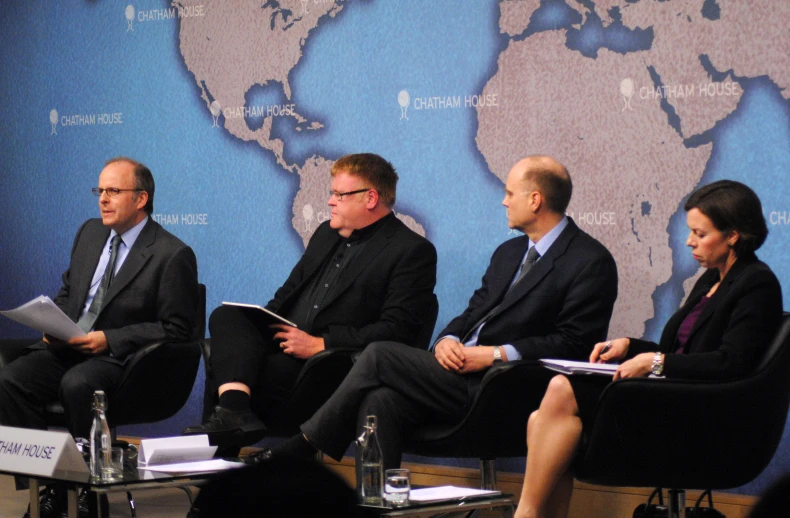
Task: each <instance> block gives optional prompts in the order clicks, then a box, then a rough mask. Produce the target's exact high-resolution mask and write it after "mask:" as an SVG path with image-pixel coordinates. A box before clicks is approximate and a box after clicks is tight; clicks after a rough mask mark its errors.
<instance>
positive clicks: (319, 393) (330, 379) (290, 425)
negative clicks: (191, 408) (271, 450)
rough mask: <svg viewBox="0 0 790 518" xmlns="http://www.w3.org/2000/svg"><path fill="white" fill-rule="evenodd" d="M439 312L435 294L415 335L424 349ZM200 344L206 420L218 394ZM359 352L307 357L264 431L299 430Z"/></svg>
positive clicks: (206, 350)
mask: <svg viewBox="0 0 790 518" xmlns="http://www.w3.org/2000/svg"><path fill="white" fill-rule="evenodd" d="M438 313H439V301H438V300H437V298H436V296H435V295H434V296H433V300H432V302H431V307H430V309H429V313H428V315H427V318H426V320H425V324H424V325H423V327H422V328H421V329H420V333H419V335H418V337H417V341H416V344H417V346H418V347H421V348H423V349H427V348H428V346H429V345H430V343H431V336H432V335H433V328H434V326H435V325H436V317H437V315H438ZM201 345H202V350H203V364H204V365H205V368H206V388H205V392H204V394H203V422H206V421H207V420H208V417H209V416H210V415H211V412H213V410H214V406H216V404H217V400H218V396H217V388H216V385H215V383H214V379H213V376H212V374H211V364H210V362H209V359H210V357H211V343H210V340H208V339H206V340H203V341H202V343H201ZM359 352H360V350H359V349H355V348H342V347H341V348H335V349H328V350H325V351H321V352H320V353H318V354H316V355H315V356H313V357H311V358H310V359H308V360H307V362H306V363H305V365H304V367H303V368H302V370H301V372H300V373H299V376H298V378H297V379H296V384H295V385H294V387H293V389H291V393H290V395H289V397H288V400H287V402H286V403H285V404H284V405H283V408H284V409H286V411H284V412H281V415H280V416H278V417H279V419H277V420H276V421H272V420H264V422H265V423H266V426H267V432H266V434H267V435H268V436H271V437H290V436H292V435H294V434H297V433H299V425H301V424H302V423H303V422H305V421H307V420H308V419H309V418H310V417H312V415H313V414H314V413H315V412H316V410H318V409H319V408H321V405H323V404H324V403H325V402H326V400H327V399H329V397H330V396H331V395H332V394H333V393H334V392H335V390H336V389H337V387H338V386H339V385H340V383H342V381H343V379H344V378H345V377H346V374H348V371H350V370H351V367H353V365H354V359H355V357H356V355H357V354H358V353H359Z"/></svg>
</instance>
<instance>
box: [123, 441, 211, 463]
mask: <svg viewBox="0 0 790 518" xmlns="http://www.w3.org/2000/svg"><path fill="white" fill-rule="evenodd" d="M216 451H217V447H216V446H209V443H208V435H187V436H180V437H163V438H161V439H143V440H142V441H140V452H139V453H138V455H139V457H138V458H139V460H138V464H139V465H140V467H144V466H148V467H149V468H150V466H153V465H163V464H177V463H182V462H195V461H203V460H209V459H211V458H212V457H213V456H214V453H215V452H216Z"/></svg>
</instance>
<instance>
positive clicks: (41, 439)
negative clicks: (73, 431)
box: [0, 426, 90, 481]
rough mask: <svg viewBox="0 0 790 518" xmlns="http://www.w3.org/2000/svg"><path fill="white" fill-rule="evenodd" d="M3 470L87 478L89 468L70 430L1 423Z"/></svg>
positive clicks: (80, 478) (60, 477)
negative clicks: (31, 428)
mask: <svg viewBox="0 0 790 518" xmlns="http://www.w3.org/2000/svg"><path fill="white" fill-rule="evenodd" d="M0 471H5V472H11V473H19V474H20V475H30V476H39V477H47V478H55V479H60V480H63V479H67V480H75V481H84V480H85V478H86V476H90V469H89V468H88V465H87V464H86V463H85V461H84V460H83V459H82V454H81V453H80V452H79V450H78V449H77V445H76V444H75V443H74V439H72V438H71V435H70V434H69V433H67V432H50V431H46V430H30V429H27V428H13V427H10V426H0Z"/></svg>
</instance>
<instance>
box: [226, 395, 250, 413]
mask: <svg viewBox="0 0 790 518" xmlns="http://www.w3.org/2000/svg"><path fill="white" fill-rule="evenodd" d="M219 406H221V407H222V408H226V409H228V410H233V411H235V412H242V411H244V410H249V409H250V395H249V394H247V393H246V392H244V391H241V390H226V391H225V392H223V393H222V395H221V396H220V397H219Z"/></svg>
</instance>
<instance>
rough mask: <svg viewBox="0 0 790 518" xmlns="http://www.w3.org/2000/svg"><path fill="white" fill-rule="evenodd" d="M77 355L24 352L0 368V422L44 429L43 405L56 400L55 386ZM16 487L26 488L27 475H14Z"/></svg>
mask: <svg viewBox="0 0 790 518" xmlns="http://www.w3.org/2000/svg"><path fill="white" fill-rule="evenodd" d="M76 359H77V357H76V356H73V355H68V354H60V355H56V354H54V353H53V352H52V351H50V350H48V349H35V350H32V351H30V352H26V353H25V354H24V355H23V356H20V357H19V358H17V359H16V360H14V361H12V362H11V363H9V364H8V365H6V366H5V367H3V368H2V369H0V424H2V425H3V426H15V427H18V428H34V429H38V430H46V428H47V422H46V419H45V418H44V407H45V406H46V405H48V404H49V403H52V402H55V401H57V399H58V387H59V386H60V380H61V378H62V377H63V374H64V373H65V372H66V370H67V369H68V368H69V367H70V366H71V365H73V364H74V362H75V361H76ZM14 479H15V482H16V488H17V489H18V490H24V489H27V488H28V479H27V477H14Z"/></svg>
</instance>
